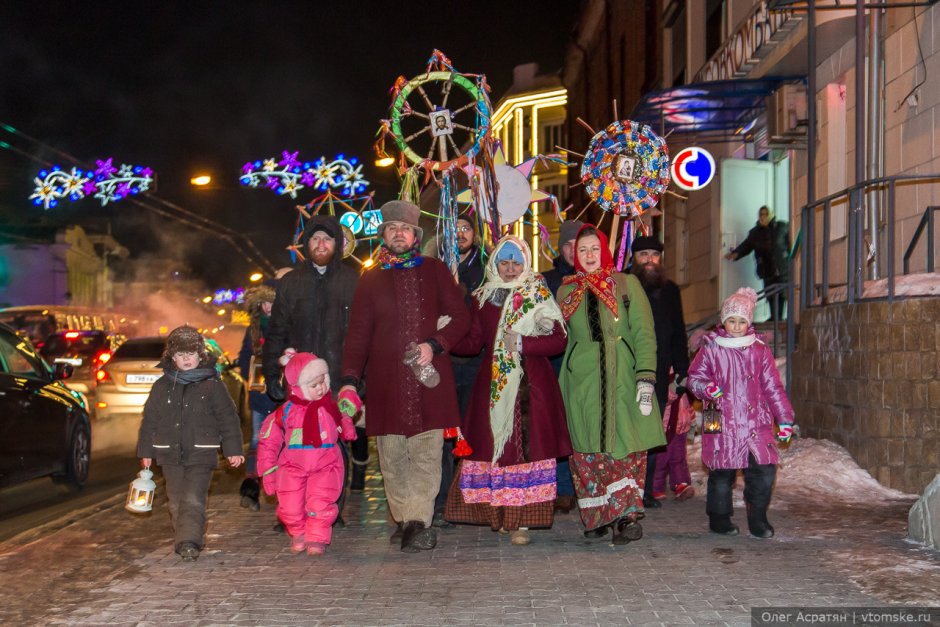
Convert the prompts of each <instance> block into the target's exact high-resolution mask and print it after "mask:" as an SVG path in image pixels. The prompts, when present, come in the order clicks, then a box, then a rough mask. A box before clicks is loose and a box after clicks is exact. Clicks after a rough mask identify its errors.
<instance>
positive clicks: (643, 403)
mask: <svg viewBox="0 0 940 627" xmlns="http://www.w3.org/2000/svg"><path fill="white" fill-rule="evenodd" d="M655 391H656V389H655V388H654V387H653V384H652V383H650V382H649V381H640V382H639V383H637V384H636V402H637V403H639V405H640V413H641V414H643V415H644V416H649V415H650V414H651V413H653V393H654V392H655Z"/></svg>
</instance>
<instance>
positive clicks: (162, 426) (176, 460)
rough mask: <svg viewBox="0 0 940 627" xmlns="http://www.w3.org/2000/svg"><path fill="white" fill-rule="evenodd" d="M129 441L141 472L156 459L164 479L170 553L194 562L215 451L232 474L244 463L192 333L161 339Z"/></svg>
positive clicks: (224, 398)
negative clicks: (155, 375)
mask: <svg viewBox="0 0 940 627" xmlns="http://www.w3.org/2000/svg"><path fill="white" fill-rule="evenodd" d="M159 365H160V367H161V368H163V373H164V374H163V376H162V377H160V378H159V379H158V380H157V382H156V383H154V384H153V389H152V390H151V391H150V396H149V398H147V403H146V404H145V405H144V419H143V422H142V423H141V425H140V435H139V437H138V440H137V456H138V457H140V461H141V464H142V465H143V466H144V468H148V467H150V464H151V463H152V462H153V461H154V460H156V462H157V464H159V465H160V467H161V469H162V470H163V477H164V479H166V495H167V500H168V501H169V507H170V519H171V520H172V522H173V530H174V533H175V541H176V552H177V553H178V554H179V555H180V557H182V558H183V560H185V561H195V560H196V558H197V557H199V552H200V551H201V550H202V549H203V547H204V546H205V535H204V534H205V529H206V501H207V500H208V498H209V483H210V481H211V480H212V472H213V470H215V468H216V466H217V465H218V456H219V448H220V447H221V448H222V454H223V455H224V456H225V457H226V458H227V459H228V463H229V464H230V465H231V466H232V467H233V468H237V467H238V466H240V465H241V464H242V463H243V462H244V461H245V458H244V457H243V455H242V433H241V429H240V427H239V420H238V412H237V411H236V409H235V403H234V402H232V398H231V397H230V396H229V394H228V391H227V390H226V388H225V384H224V383H222V380H221V379H220V378H219V373H218V371H216V369H215V358H214V357H210V355H209V354H208V353H207V352H206V342H205V339H204V338H203V337H202V335H200V334H199V332H198V331H196V329H194V328H192V327H189V326H181V327H178V328H176V329H174V330H173V331H172V332H171V333H170V335H169V336H168V337H167V341H166V349H165V350H164V351H163V359H162V360H161V361H160V364H159Z"/></svg>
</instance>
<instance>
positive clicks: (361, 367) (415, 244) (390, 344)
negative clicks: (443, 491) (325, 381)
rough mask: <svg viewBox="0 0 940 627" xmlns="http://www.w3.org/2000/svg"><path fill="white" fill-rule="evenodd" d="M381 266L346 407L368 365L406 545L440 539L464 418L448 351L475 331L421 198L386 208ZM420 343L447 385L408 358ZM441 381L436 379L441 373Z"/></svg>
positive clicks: (353, 339) (354, 399) (363, 316)
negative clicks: (445, 485) (442, 498)
mask: <svg viewBox="0 0 940 627" xmlns="http://www.w3.org/2000/svg"><path fill="white" fill-rule="evenodd" d="M381 212H382V217H383V222H382V224H380V225H379V229H378V234H379V237H381V238H382V242H383V243H382V247H381V248H380V249H379V253H378V259H377V263H376V267H374V268H372V269H370V270H369V271H367V272H366V273H365V274H364V275H363V276H362V278H361V279H360V281H359V285H358V287H357V288H356V295H355V298H354V299H353V308H352V314H351V315H350V319H349V328H348V333H347V337H346V346H345V350H344V354H343V368H342V383H343V388H342V390H341V391H340V396H339V401H340V408H341V409H342V410H343V411H344V412H346V413H347V414H349V413H350V412H354V411H355V407H356V406H357V405H358V403H359V399H358V395H357V393H356V388H357V386H358V385H359V383H360V381H361V379H362V375H363V372H365V375H366V380H367V381H368V383H369V420H368V423H367V424H366V429H367V432H368V434H369V435H373V436H377V437H376V443H377V447H378V451H379V464H380V466H381V468H382V475H383V478H384V480H385V494H386V497H387V499H388V507H389V511H390V512H391V515H392V518H393V519H394V520H395V522H397V523H399V525H400V528H399V529H400V532H396V533H395V534H394V535H393V536H392V541H393V542H394V541H396V540H397V539H398V538H399V536H400V538H401V549H402V551H404V552H408V553H414V552H418V551H421V550H429V549H432V548H434V546H435V545H436V544H437V533H436V530H435V529H434V528H433V527H432V526H431V521H432V517H433V514H434V497H435V496H436V495H437V493H438V489H439V488H440V481H441V448H442V445H443V429H445V428H447V427H453V426H455V425H457V424H458V422H459V419H460V414H459V411H458V408H457V395H456V393H455V383H454V375H453V371H452V369H451V363H450V359H449V358H448V356H447V352H448V351H449V350H450V347H451V346H453V345H454V344H456V343H457V342H458V341H459V340H460V339H461V338H462V337H463V336H464V334H466V332H467V330H468V329H469V327H470V314H469V312H468V311H467V308H466V305H465V304H464V300H463V295H462V294H461V292H460V289H459V288H458V287H457V285H456V284H455V282H454V277H453V275H452V274H451V273H450V271H449V270H448V269H447V266H445V265H444V264H443V263H442V262H441V261H439V260H437V259H432V258H428V257H424V256H422V255H421V252H420V251H421V249H420V245H421V237H422V235H423V231H422V229H421V227H420V226H419V224H418V218H419V216H420V214H421V210H420V209H419V208H418V206H417V205H414V204H412V203H410V202H406V201H402V200H393V201H391V202H388V203H385V204H384V205H383V206H382V207H381ZM412 344H413V345H416V350H417V351H418V353H419V357H418V360H417V364H416V365H417V366H419V367H425V366H428V365H430V366H433V368H434V369H436V370H437V373H438V375H439V380H440V383H439V384H438V385H435V386H434V387H425V385H424V384H422V383H421V381H419V380H418V378H417V376H416V375H415V373H414V371H413V369H412V368H411V367H410V366H409V365H406V363H403V360H404V358H405V352H406V351H407V350H409V345H412ZM435 379H436V378H435Z"/></svg>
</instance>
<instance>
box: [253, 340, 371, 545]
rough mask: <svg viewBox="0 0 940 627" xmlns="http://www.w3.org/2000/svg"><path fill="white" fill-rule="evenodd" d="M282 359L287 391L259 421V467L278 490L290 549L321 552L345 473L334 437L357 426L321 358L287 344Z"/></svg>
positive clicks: (350, 436)
mask: <svg viewBox="0 0 940 627" xmlns="http://www.w3.org/2000/svg"><path fill="white" fill-rule="evenodd" d="M281 361H282V363H284V364H285V366H284V377H285V379H286V380H287V384H288V386H289V394H288V397H287V402H286V403H284V404H283V405H281V406H280V407H279V408H278V409H277V410H276V411H275V412H273V413H272V414H271V415H270V416H268V417H267V418H266V419H265V421H264V423H263V424H262V425H261V431H260V435H259V440H258V472H259V473H260V474H261V477H262V483H263V485H264V491H265V492H266V493H268V494H275V493H276V494H277V516H278V519H279V520H280V521H281V523H282V524H283V525H284V528H285V529H286V530H287V533H288V534H289V535H290V538H291V550H292V551H293V552H294V553H302V552H303V551H304V550H306V551H307V554H308V555H322V554H323V553H324V552H325V551H326V547H327V545H329V544H330V540H331V538H332V531H333V530H332V525H333V521H335V520H336V516H337V515H338V514H339V507H338V506H337V504H336V501H337V499H338V498H339V495H340V493H341V492H342V491H343V483H344V479H345V473H344V468H343V455H342V453H341V452H340V449H339V442H340V439H343V440H346V441H352V440H355V439H356V428H355V426H354V425H353V422H352V420H351V419H350V418H349V417H348V416H343V415H342V414H341V413H340V411H339V407H338V406H337V404H336V401H335V400H334V399H333V397H332V395H331V394H330V373H329V366H327V363H326V362H325V361H324V360H322V359H318V358H317V357H316V356H315V355H313V354H311V353H296V352H294V351H293V350H292V349H290V348H288V349H287V350H286V351H285V354H284V356H283V357H282V358H281Z"/></svg>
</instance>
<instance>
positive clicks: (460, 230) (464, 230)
mask: <svg viewBox="0 0 940 627" xmlns="http://www.w3.org/2000/svg"><path fill="white" fill-rule="evenodd" d="M457 232H458V233H472V232H473V227H472V226H458V227H457Z"/></svg>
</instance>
